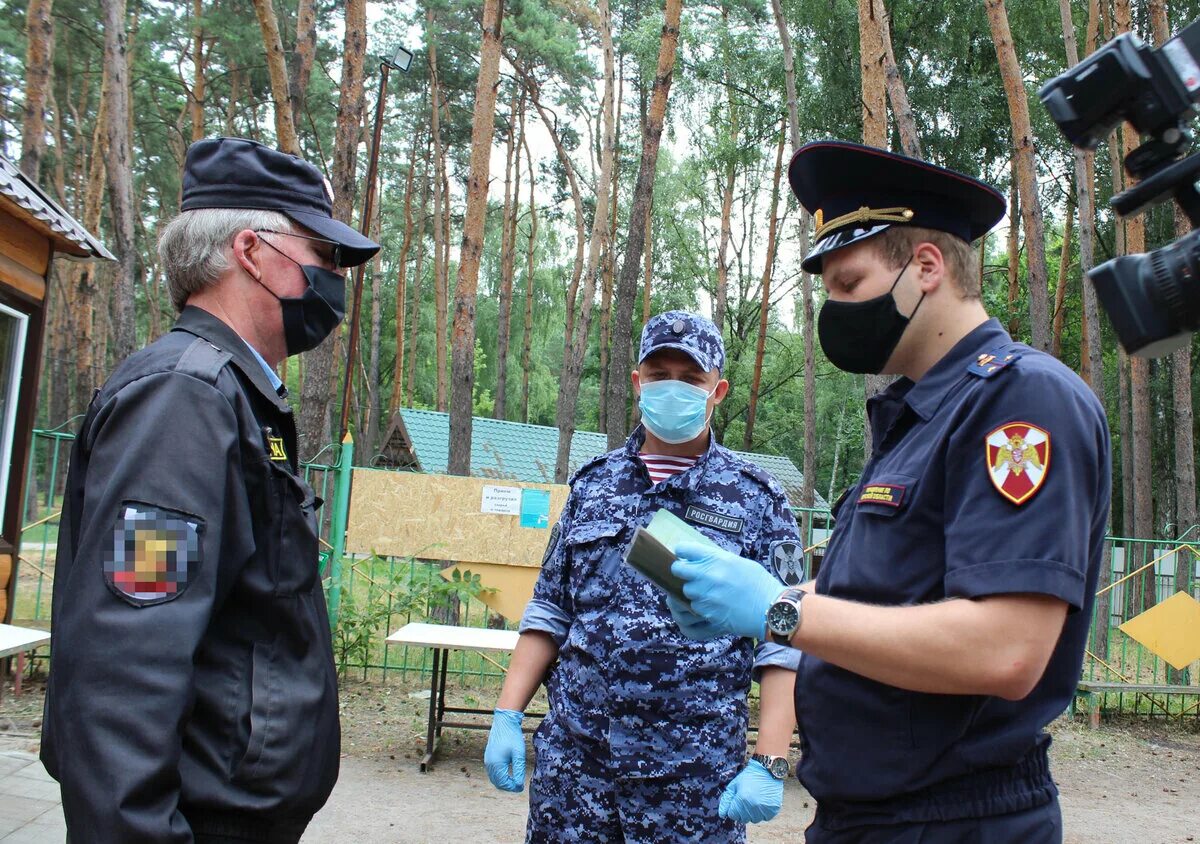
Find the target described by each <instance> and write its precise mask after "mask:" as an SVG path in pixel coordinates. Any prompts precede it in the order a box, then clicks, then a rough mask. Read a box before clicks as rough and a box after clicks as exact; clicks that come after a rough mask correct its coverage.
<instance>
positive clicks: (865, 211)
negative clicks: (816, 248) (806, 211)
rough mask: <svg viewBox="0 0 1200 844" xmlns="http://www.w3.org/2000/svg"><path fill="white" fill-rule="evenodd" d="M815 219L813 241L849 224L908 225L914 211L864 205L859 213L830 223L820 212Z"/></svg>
mask: <svg viewBox="0 0 1200 844" xmlns="http://www.w3.org/2000/svg"><path fill="white" fill-rule="evenodd" d="M814 218H815V220H816V223H817V228H816V231H815V232H813V240H820V239H821V237H822V235H824V234H825V232H827V231H829V230H831V229H836V228H841V227H842V226H845V225H846V224H848V223H868V222H870V223H907V222H909V221H910V220H912V218H913V210H912V209H911V208H904V207H902V206H898V207H896V208H870V207H868V206H866V205H864V206H862V207H861V208H859V209H858V210H857V211H851V212H850V213H849V214H843V215H842V216H840V217H834V218H833V219H832V220H829V221H825V220H824V219H823V215H822V214H821V212H820V210H818V211H817V213H816V214H815V215H814Z"/></svg>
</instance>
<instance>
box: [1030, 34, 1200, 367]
mask: <svg viewBox="0 0 1200 844" xmlns="http://www.w3.org/2000/svg"><path fill="white" fill-rule="evenodd" d="M1038 95H1039V97H1040V98H1041V100H1042V102H1043V103H1045V105H1046V108H1047V109H1048V110H1049V112H1050V116H1051V117H1052V118H1053V119H1054V122H1055V123H1056V124H1058V127H1059V130H1060V131H1061V132H1062V133H1063V135H1064V136H1065V137H1066V138H1067V140H1069V141H1070V142H1071V143H1072V144H1074V145H1075V146H1077V147H1080V148H1083V149H1095V148H1096V146H1097V145H1099V144H1100V142H1101V141H1103V140H1104V139H1105V138H1106V137H1108V136H1109V135H1110V134H1111V133H1112V131H1113V129H1115V128H1116V127H1117V126H1118V125H1119V124H1120V123H1121V122H1122V121H1128V122H1129V123H1130V124H1131V125H1132V126H1133V127H1134V128H1135V129H1137V130H1138V131H1139V132H1140V133H1142V134H1143V135H1148V136H1149V140H1148V141H1146V143H1144V144H1143V145H1141V146H1140V147H1138V148H1137V149H1136V150H1134V151H1133V152H1131V153H1130V154H1129V155H1128V156H1127V157H1126V159H1125V169H1126V170H1128V171H1129V173H1130V175H1132V176H1133V177H1135V178H1137V179H1141V180H1142V181H1141V182H1139V183H1138V184H1137V185H1135V186H1133V187H1132V188H1130V189H1129V190H1127V191H1125V192H1124V193H1121V194H1119V195H1118V196H1114V197H1113V198H1112V202H1111V204H1112V206H1113V208H1114V209H1115V210H1116V211H1117V213H1119V214H1121V215H1123V216H1125V215H1130V214H1136V213H1139V212H1141V211H1142V210H1144V209H1145V208H1147V207H1149V206H1152V205H1154V204H1157V203H1159V202H1163V201H1165V200H1167V199H1170V198H1174V199H1175V200H1176V201H1177V202H1178V203H1179V205H1180V207H1181V208H1182V209H1183V211H1184V213H1186V214H1187V216H1188V219H1189V220H1190V221H1191V223H1192V228H1193V231H1192V232H1191V233H1190V234H1188V235H1185V236H1184V237H1181V238H1180V239H1179V240H1177V241H1176V242H1174V243H1172V244H1170V245H1168V246H1165V247H1163V248H1161V249H1156V250H1154V251H1153V252H1149V253H1146V254H1142V255H1125V256H1121V257H1118V258H1115V259H1113V260H1111V261H1108V262H1106V263H1104V264H1102V265H1100V266H1099V267H1096V268H1095V269H1094V270H1092V271H1091V272H1089V273H1088V278H1089V279H1091V281H1092V284H1093V286H1094V287H1095V288H1096V294H1097V296H1098V297H1099V299H1100V304H1101V305H1102V306H1103V307H1104V310H1105V312H1106V313H1107V314H1108V315H1109V318H1110V320H1111V321H1112V324H1113V328H1114V329H1116V332H1117V336H1118V338H1119V339H1120V341H1121V345H1123V346H1124V347H1125V348H1126V350H1127V351H1128V352H1129V353H1130V354H1136V355H1141V356H1144V357H1156V356H1158V355H1162V354H1167V353H1169V352H1171V351H1173V350H1174V349H1176V348H1179V347H1180V346H1182V345H1184V344H1185V343H1187V342H1188V340H1189V339H1190V337H1191V334H1192V332H1194V331H1196V330H1197V329H1200V278H1198V276H1200V232H1197V231H1196V229H1197V228H1200V192H1198V191H1197V189H1196V183H1197V180H1198V179H1200V155H1191V156H1188V157H1187V158H1182V159H1181V156H1182V155H1183V154H1184V153H1185V152H1186V151H1187V150H1188V148H1189V146H1190V145H1191V141H1192V135H1191V133H1190V132H1189V131H1188V128H1187V125H1188V123H1189V122H1190V121H1191V119H1192V118H1194V117H1195V116H1196V114H1197V109H1196V103H1197V101H1198V100H1200V20H1196V21H1193V22H1192V23H1191V24H1189V25H1188V26H1187V27H1186V28H1184V29H1183V30H1182V31H1181V32H1180V33H1179V34H1178V35H1176V36H1175V37H1174V38H1172V39H1171V40H1170V41H1168V42H1167V43H1166V44H1164V45H1163V46H1162V47H1161V48H1160V49H1157V50H1156V49H1153V48H1151V47H1149V46H1147V45H1146V44H1145V43H1143V42H1142V40H1141V39H1140V38H1138V37H1137V36H1136V35H1133V34H1132V33H1125V34H1123V35H1119V36H1118V37H1116V38H1114V39H1113V40H1112V41H1110V42H1109V43H1107V44H1105V45H1104V46H1103V47H1101V48H1100V49H1099V50H1097V51H1096V52H1095V53H1093V54H1092V55H1091V56H1089V57H1088V58H1087V59H1085V60H1084V61H1082V62H1080V63H1079V64H1078V65H1076V66H1075V67H1073V68H1071V69H1070V70H1068V71H1066V72H1065V73H1063V74H1061V75H1059V76H1057V77H1055V78H1054V79H1052V80H1050V81H1049V82H1047V83H1046V84H1045V85H1043V86H1042V88H1041V90H1040V91H1039V92H1038Z"/></svg>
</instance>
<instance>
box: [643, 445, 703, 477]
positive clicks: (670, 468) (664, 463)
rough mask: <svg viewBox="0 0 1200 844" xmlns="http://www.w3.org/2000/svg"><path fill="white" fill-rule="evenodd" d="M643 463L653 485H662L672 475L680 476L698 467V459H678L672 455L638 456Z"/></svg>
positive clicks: (645, 454)
mask: <svg viewBox="0 0 1200 844" xmlns="http://www.w3.org/2000/svg"><path fill="white" fill-rule="evenodd" d="M638 458H639V459H641V461H642V463H643V464H645V466H646V472H647V473H649V475H650V481H651V482H652V483H656V484H658V483H662V482H663V481H665V480H666V479H667V478H669V477H671V476H672V475H678V474H680V473H681V472H686V471H687V470H688V469H690V468H692V466H694V465H696V461H697V460H699V459H700V458H698V457H676V456H674V455H670V454H647V453H644V452H643V453H641V454H639V455H638Z"/></svg>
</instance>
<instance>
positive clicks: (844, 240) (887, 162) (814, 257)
mask: <svg viewBox="0 0 1200 844" xmlns="http://www.w3.org/2000/svg"><path fill="white" fill-rule="evenodd" d="M788 181H789V182H790V183H791V185H792V192H793V193H795V194H796V198H797V199H798V200H800V204H801V205H803V206H804V208H805V209H806V210H808V211H809V213H811V214H812V215H813V222H814V223H815V226H816V229H815V231H814V233H813V239H814V241H815V242H816V246H814V247H813V250H812V252H810V253H809V254H808V255H807V256H806V257H805V258H804V261H803V262H802V264H801V266H802V267H803V269H804V271H805V272H809V273H819V272H821V264H822V258H823V256H825V255H827V254H829V253H830V252H833V251H834V250H837V249H841V248H843V247H846V246H849V245H850V244H851V243H857V242H859V241H861V240H866V239H867V238H869V237H874V236H875V235H877V234H879V233H880V232H883V231H885V230H886V229H888V228H890V227H892V226H920V227H921V228H926V229H936V230H937V231H943V232H947V233H949V234H952V235H954V236H955V237H958V238H961V239H962V240H965V241H966V242H967V243H971V242H972V241H974V240H977V239H978V238H980V237H982V236H983V235H985V234H987V233H988V232H989V231H991V229H992V227H993V226H995V225H996V223H998V222H999V221H1000V218H1001V217H1003V216H1004V210H1005V205H1006V203H1005V200H1004V196H1003V195H1002V194H1001V193H1000V192H999V191H997V190H996V189H995V188H993V187H992V186H991V185H987V184H984V183H983V182H981V181H979V180H978V179H972V178H971V177H970V176H964V175H963V174H962V173H956V172H955V171H953V170H947V169H946V168H944V167H936V166H934V165H932V164H929V163H928V162H925V161H920V160H918V159H916V158H909V157H908V156H906V155H898V154H896V153H894V152H887V151H886V150H881V149H876V148H875V147H867V146H863V145H862V144H853V143H850V142H848V141H815V142H813V143H810V144H805V145H804V146H802V147H800V149H798V150H796V153H795V155H793V156H792V161H791V164H790V165H788Z"/></svg>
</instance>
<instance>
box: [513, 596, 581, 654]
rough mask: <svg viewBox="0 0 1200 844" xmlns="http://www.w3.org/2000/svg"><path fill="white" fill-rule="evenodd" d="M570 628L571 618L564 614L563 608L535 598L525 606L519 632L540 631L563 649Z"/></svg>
mask: <svg viewBox="0 0 1200 844" xmlns="http://www.w3.org/2000/svg"><path fill="white" fill-rule="evenodd" d="M570 626H571V617H570V616H568V615H567V614H566V613H565V612H563V610H562V607H560V606H558V605H557V604H552V603H550V602H549V601H542V600H539V599H537V598H534V599H533V600H531V601H530V602H529V603H528V604H526V605H525V613H524V614H523V615H522V616H521V625H520V627H518V628H517V632H518V633H525V632H527V631H529V630H540V631H541V632H543V633H549V634H550V635H551V636H552V637H554V641H555V643H556V644H557V645H558V646H559V647H560V648H561V647H562V646H563V643H564V642H566V641H567V630H568V629H569V628H570Z"/></svg>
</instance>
